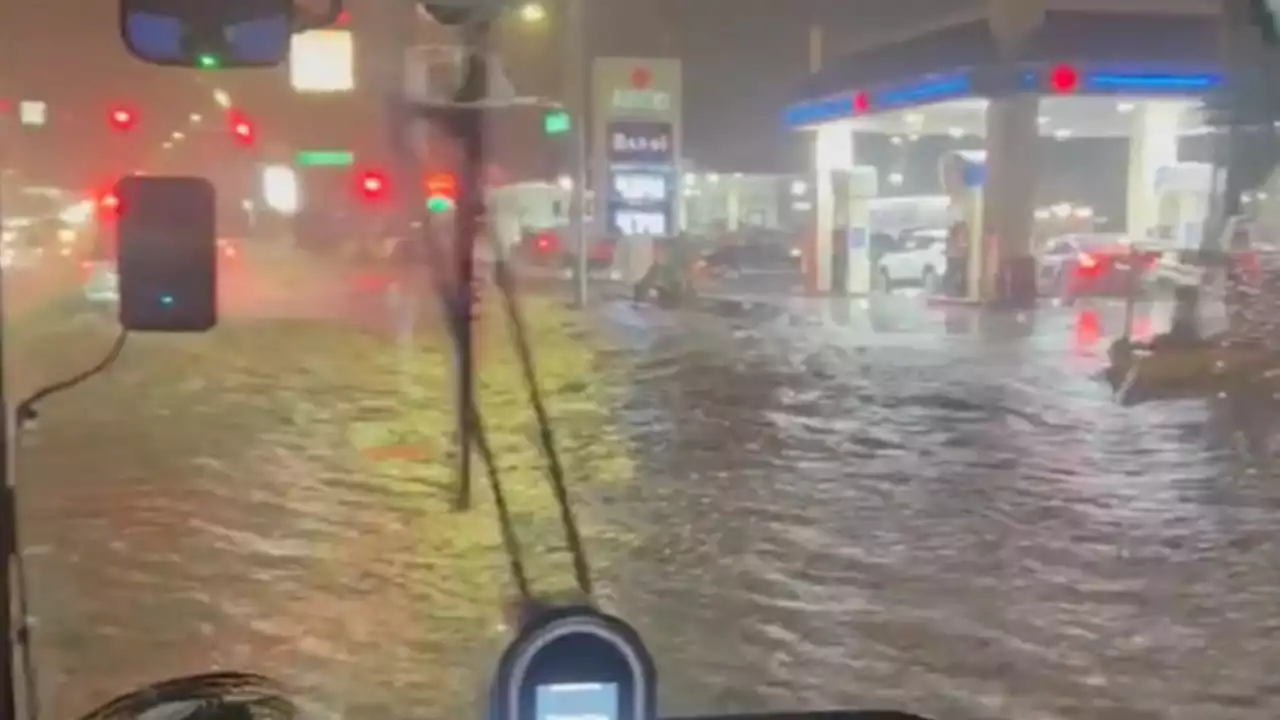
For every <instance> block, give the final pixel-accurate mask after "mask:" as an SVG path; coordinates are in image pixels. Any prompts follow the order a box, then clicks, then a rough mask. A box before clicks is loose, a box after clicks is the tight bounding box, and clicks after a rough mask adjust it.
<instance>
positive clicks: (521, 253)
mask: <svg viewBox="0 0 1280 720" xmlns="http://www.w3.org/2000/svg"><path fill="white" fill-rule="evenodd" d="M567 236H568V233H567V231H565V230H564V229H554V230H552V229H546V230H533V231H526V232H525V233H524V234H523V235H522V236H521V238H520V245H519V246H518V247H517V249H516V253H517V255H518V257H519V259H520V260H521V261H522V262H524V263H526V264H528V265H534V266H538V267H553V268H564V267H573V266H574V265H575V264H576V262H577V254H576V253H575V252H574V248H573V246H572V242H571V241H570V240H569V239H568V237H567ZM617 245H618V242H617V240H616V239H615V238H611V237H597V238H595V239H593V240H591V242H590V245H588V247H587V267H588V268H589V269H591V270H607V269H609V268H611V267H613V261H614V254H615V252H616V250H617Z"/></svg>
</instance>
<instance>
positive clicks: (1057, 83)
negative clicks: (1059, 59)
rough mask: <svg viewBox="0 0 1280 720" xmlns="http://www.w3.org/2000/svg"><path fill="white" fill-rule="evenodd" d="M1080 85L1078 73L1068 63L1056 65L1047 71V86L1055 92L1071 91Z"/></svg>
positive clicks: (1065, 92)
mask: <svg viewBox="0 0 1280 720" xmlns="http://www.w3.org/2000/svg"><path fill="white" fill-rule="evenodd" d="M1078 87H1080V73H1079V72H1077V71H1076V69H1075V68H1074V67H1072V66H1070V65H1058V66H1055V67H1054V68H1053V69H1052V70H1050V71H1049V88H1050V89H1052V90H1053V91H1054V92H1055V93H1059V94H1064V95H1065V94H1067V93H1073V92H1075V91H1076V89H1077V88H1078Z"/></svg>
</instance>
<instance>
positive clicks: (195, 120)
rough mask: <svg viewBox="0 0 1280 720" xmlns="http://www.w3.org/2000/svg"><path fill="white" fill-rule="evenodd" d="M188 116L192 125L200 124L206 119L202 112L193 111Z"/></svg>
mask: <svg viewBox="0 0 1280 720" xmlns="http://www.w3.org/2000/svg"><path fill="white" fill-rule="evenodd" d="M187 117H188V119H189V120H191V124H192V125H199V124H200V123H201V122H203V121H204V117H203V116H202V115H201V114H200V113H191V114H190V115H189V116H187Z"/></svg>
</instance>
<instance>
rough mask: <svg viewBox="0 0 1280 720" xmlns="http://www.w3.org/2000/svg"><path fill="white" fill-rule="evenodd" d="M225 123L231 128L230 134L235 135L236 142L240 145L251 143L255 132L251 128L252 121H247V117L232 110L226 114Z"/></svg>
mask: <svg viewBox="0 0 1280 720" xmlns="http://www.w3.org/2000/svg"><path fill="white" fill-rule="evenodd" d="M227 123H228V125H229V126H230V128H231V134H232V135H233V136H235V139H236V142H239V143H240V144H241V145H251V144H253V140H254V135H255V134H256V133H255V132H254V129H253V123H252V122H250V121H249V118H247V117H245V116H244V115H242V114H241V113H238V112H232V113H231V114H230V115H228V116H227Z"/></svg>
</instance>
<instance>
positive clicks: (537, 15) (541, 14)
mask: <svg viewBox="0 0 1280 720" xmlns="http://www.w3.org/2000/svg"><path fill="white" fill-rule="evenodd" d="M546 19H547V8H546V6H544V5H543V4H542V3H539V2H527V3H525V4H523V5H521V6H520V21H521V22H525V23H529V24H533V23H540V22H542V21H543V20H546Z"/></svg>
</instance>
